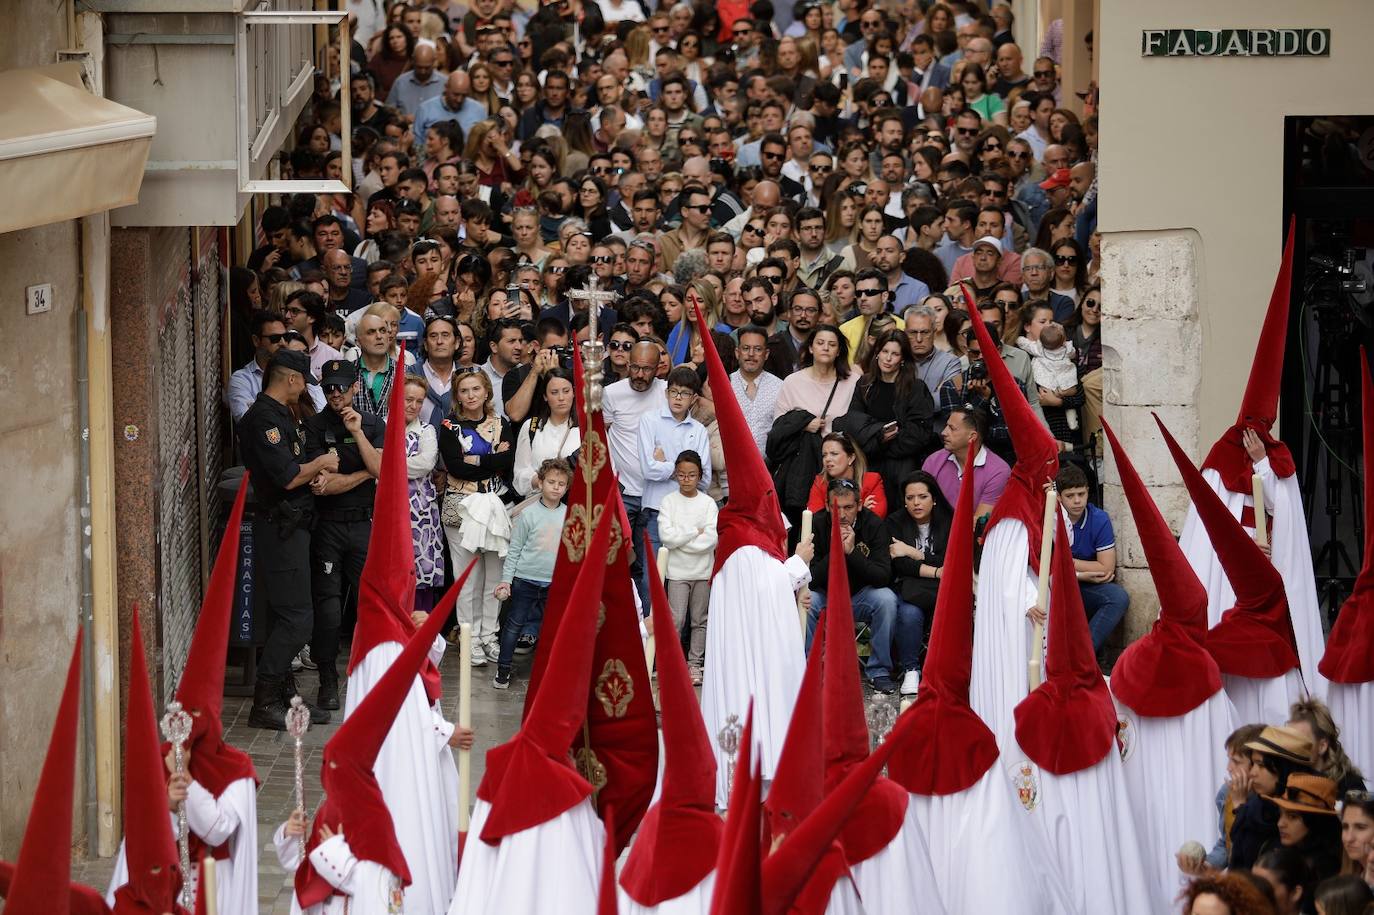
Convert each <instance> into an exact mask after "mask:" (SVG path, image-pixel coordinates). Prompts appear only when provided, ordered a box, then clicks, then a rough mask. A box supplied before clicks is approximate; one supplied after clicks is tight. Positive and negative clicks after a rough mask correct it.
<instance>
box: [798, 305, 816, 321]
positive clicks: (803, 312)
mask: <svg viewBox="0 0 1374 915" xmlns="http://www.w3.org/2000/svg"><path fill="white" fill-rule="evenodd" d="M792 314H794V315H797V316H798V317H802V318H817V317H820V314H821V310H820V309H819V308H817V307H816V306H815V305H793V306H792Z"/></svg>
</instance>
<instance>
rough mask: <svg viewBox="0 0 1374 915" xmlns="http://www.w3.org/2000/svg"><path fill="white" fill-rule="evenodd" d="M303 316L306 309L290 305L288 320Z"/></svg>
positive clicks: (288, 307) (287, 309) (287, 311)
mask: <svg viewBox="0 0 1374 915" xmlns="http://www.w3.org/2000/svg"><path fill="white" fill-rule="evenodd" d="M303 314H305V309H304V308H301V307H300V306H299V305H288V306H287V308H286V316H287V317H288V318H294V317H296V315H303Z"/></svg>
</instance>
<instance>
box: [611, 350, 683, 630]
mask: <svg viewBox="0 0 1374 915" xmlns="http://www.w3.org/2000/svg"><path fill="white" fill-rule="evenodd" d="M659 357H660V352H659V347H658V344H656V343H651V342H648V341H643V342H640V343H636V344H635V345H634V348H633V349H631V350H630V362H629V365H628V366H627V370H628V376H627V377H626V378H624V379H622V380H620V381H617V382H615V383H614V384H611V385H608V386H607V387H606V390H605V391H604V392H602V395H601V415H602V417H603V418H604V419H605V421H606V438H607V442H606V447H607V450H609V451H610V454H611V466H612V467H614V468H615V472H616V476H617V477H619V479H620V498H621V501H622V502H624V503H625V513H626V514H627V515H629V516H630V525H631V528H632V531H633V534H634V544H635V568H633V569H632V570H631V571H632V572H633V573H634V578H635V587H636V589H638V590H639V592H640V594H639V596H640V600H641V603H642V604H643V606H645V607H647V606H649V600H648V593H647V591H646V590H645V581H644V575H643V572H644V569H645V562H644V525H645V522H646V520H647V518H646V515H645V512H644V508H643V502H642V500H643V495H644V474H643V472H642V471H641V470H640V463H639V421H640V419H642V418H643V417H644V415H645V414H647V413H649V412H650V411H652V410H657V409H658V408H659V407H661V406H662V405H663V402H664V400H665V398H666V397H667V393H666V392H667V389H668V385H667V384H666V383H665V382H664V381H662V380H661V379H659V378H657V377H655V376H656V374H657V372H658V360H659Z"/></svg>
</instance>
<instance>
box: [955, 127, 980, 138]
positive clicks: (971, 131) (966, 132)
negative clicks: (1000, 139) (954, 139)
mask: <svg viewBox="0 0 1374 915" xmlns="http://www.w3.org/2000/svg"><path fill="white" fill-rule="evenodd" d="M954 132H955V133H957V134H958V135H959V136H961V137H971V136H974V135H975V134H977V133H978V128H977V127H956V128H954Z"/></svg>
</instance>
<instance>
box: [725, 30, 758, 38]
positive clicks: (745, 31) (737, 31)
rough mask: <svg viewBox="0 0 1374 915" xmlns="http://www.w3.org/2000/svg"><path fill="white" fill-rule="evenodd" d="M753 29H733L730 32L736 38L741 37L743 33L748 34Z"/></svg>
mask: <svg viewBox="0 0 1374 915" xmlns="http://www.w3.org/2000/svg"><path fill="white" fill-rule="evenodd" d="M753 31H754V30H753V29H735V31H734V32H732V33H731V34H733V35H734V36H735V37H736V38H743V37H744V36H745V35H748V34H750V33H751V32H753Z"/></svg>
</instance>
